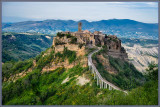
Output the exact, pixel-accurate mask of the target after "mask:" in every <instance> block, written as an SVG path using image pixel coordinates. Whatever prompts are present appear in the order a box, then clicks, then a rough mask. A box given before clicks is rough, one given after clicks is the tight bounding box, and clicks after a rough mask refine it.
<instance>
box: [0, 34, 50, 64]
mask: <svg viewBox="0 0 160 107" xmlns="http://www.w3.org/2000/svg"><path fill="white" fill-rule="evenodd" d="M47 37H48V38H47ZM52 40H53V35H44V34H35V33H12V32H3V33H2V62H3V63H4V62H6V61H11V60H13V61H18V60H25V59H29V58H33V57H35V56H36V55H38V54H40V53H41V52H42V51H44V50H45V49H46V48H48V47H50V46H51V44H52Z"/></svg>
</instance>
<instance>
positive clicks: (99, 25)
mask: <svg viewBox="0 0 160 107" xmlns="http://www.w3.org/2000/svg"><path fill="white" fill-rule="evenodd" d="M80 21H81V22H82V29H83V30H85V29H87V30H89V31H91V32H94V31H95V30H98V31H102V32H103V33H107V34H115V35H117V36H118V37H128V38H145V39H158V24H148V23H142V22H137V21H134V20H129V19H111V20H101V21H93V22H88V21H87V20H80ZM78 22H79V21H73V20H44V21H24V22H17V23H5V24H4V23H3V24H2V31H11V32H40V33H45V34H54V33H57V32H58V31H71V32H74V31H77V29H78Z"/></svg>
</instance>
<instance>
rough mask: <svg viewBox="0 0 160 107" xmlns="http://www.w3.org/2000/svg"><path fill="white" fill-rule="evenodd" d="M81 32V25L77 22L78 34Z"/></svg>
mask: <svg viewBox="0 0 160 107" xmlns="http://www.w3.org/2000/svg"><path fill="white" fill-rule="evenodd" d="M81 31H82V23H81V22H79V23H78V32H81Z"/></svg>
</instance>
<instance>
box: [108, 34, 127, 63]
mask: <svg viewBox="0 0 160 107" xmlns="http://www.w3.org/2000/svg"><path fill="white" fill-rule="evenodd" d="M105 45H106V46H107V50H108V55H109V56H112V57H114V58H120V59H124V60H126V61H127V60H128V55H127V53H126V50H125V49H124V47H122V46H121V40H120V39H118V38H117V36H114V35H109V36H106V37H105Z"/></svg>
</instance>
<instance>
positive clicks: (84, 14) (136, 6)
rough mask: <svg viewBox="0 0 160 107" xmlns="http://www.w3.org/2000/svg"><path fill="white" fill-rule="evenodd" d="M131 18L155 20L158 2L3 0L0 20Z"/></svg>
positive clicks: (150, 21)
mask: <svg viewBox="0 0 160 107" xmlns="http://www.w3.org/2000/svg"><path fill="white" fill-rule="evenodd" d="M46 19H62V20H76V21H78V20H83V19H85V20H88V21H98V20H108V19H131V20H136V21H140V22H144V23H158V2H3V3H2V22H18V21H27V20H46Z"/></svg>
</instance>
